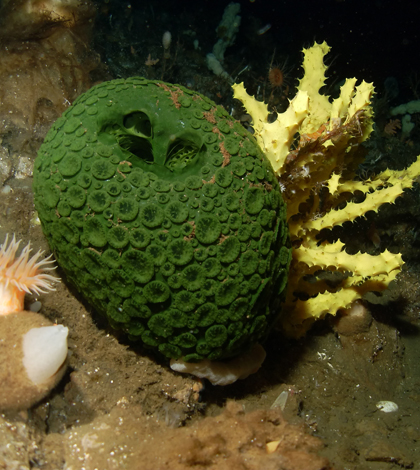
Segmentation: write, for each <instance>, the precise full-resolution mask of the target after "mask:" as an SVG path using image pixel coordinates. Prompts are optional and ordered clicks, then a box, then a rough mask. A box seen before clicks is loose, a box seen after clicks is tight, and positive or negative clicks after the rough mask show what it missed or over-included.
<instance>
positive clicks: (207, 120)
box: [34, 77, 291, 361]
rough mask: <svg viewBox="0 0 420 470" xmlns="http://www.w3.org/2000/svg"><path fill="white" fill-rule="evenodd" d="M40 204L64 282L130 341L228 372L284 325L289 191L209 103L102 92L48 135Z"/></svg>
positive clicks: (123, 85)
mask: <svg viewBox="0 0 420 470" xmlns="http://www.w3.org/2000/svg"><path fill="white" fill-rule="evenodd" d="M34 192H35V205H36V209H37V210H38V213H39V217H40V219H41V222H42V227H43V230H44V233H45V235H46V237H47V239H48V241H49V243H50V246H51V249H52V250H53V252H54V255H55V257H56V259H57V262H58V263H59V265H60V266H61V267H62V268H63V270H64V271H65V273H66V275H67V277H68V279H69V280H70V281H71V282H72V283H73V284H74V285H75V286H76V287H77V289H78V290H79V291H80V292H81V293H82V294H83V295H84V297H85V298H86V299H87V300H88V301H89V302H90V303H91V304H92V305H93V306H94V307H95V308H96V309H97V310H98V311H100V312H102V313H104V314H106V316H107V318H108V320H109V322H110V324H111V325H112V327H114V328H116V329H122V330H124V331H125V332H126V333H127V334H128V335H129V336H130V338H131V339H133V340H137V339H138V340H140V341H142V342H143V343H144V345H145V346H148V347H151V348H154V349H158V350H159V351H160V352H161V353H162V354H163V355H165V356H166V357H171V358H179V357H181V356H183V357H184V360H185V361H198V360H201V359H204V358H208V359H220V358H224V357H232V356H235V355H237V354H239V353H241V352H242V351H244V350H246V349H248V348H249V347H250V346H252V345H253V344H255V343H256V342H259V341H261V340H262V339H264V337H265V336H266V334H267V332H268V330H269V328H270V326H271V325H272V324H273V322H274V320H275V319H276V317H277V315H278V312H279V304H280V301H281V300H282V298H283V294H284V291H285V286H286V282H287V273H288V268H289V263H290V258H291V251H290V244H289V235H288V229H287V225H286V221H285V205H284V203H283V200H282V197H281V194H280V190H279V186H278V183H277V180H276V177H275V175H274V172H273V169H272V167H271V165H270V163H269V162H268V160H267V159H266V158H265V156H264V154H263V153H262V151H261V150H260V148H259V147H258V145H257V143H256V141H255V139H254V138H253V137H252V136H251V135H250V134H249V133H248V132H247V131H245V130H244V128H243V127H242V126H241V125H240V124H239V123H237V122H235V121H234V120H233V119H232V118H231V117H230V116H229V114H228V113H227V112H226V111H225V110H224V109H223V108H222V107H220V106H216V105H215V103H214V102H212V101H211V100H209V99H208V98H206V97H205V96H203V95H200V94H198V93H195V92H193V91H191V90H188V89H186V88H183V87H181V86H178V85H171V84H167V83H163V82H154V81H148V80H145V79H143V78H140V77H133V78H129V79H126V80H122V79H121V80H113V81H110V82H104V83H101V84H100V85H97V86H95V87H93V88H92V89H91V90H89V91H88V92H87V93H85V94H83V95H81V96H80V97H79V98H78V99H77V100H76V101H75V103H74V104H73V106H72V107H70V108H69V109H68V110H67V111H66V112H65V113H64V114H63V116H62V117H61V118H60V119H58V121H57V122H56V123H55V124H54V126H53V127H52V128H51V130H50V131H49V133H48V135H47V137H46V139H45V141H44V143H43V145H42V146H41V148H40V150H39V154H38V158H37V159H36V163H35V171H34Z"/></svg>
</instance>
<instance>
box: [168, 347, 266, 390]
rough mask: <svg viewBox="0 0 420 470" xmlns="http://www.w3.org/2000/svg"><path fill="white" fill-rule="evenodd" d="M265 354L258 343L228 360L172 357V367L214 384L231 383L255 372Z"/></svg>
mask: <svg viewBox="0 0 420 470" xmlns="http://www.w3.org/2000/svg"><path fill="white" fill-rule="evenodd" d="M265 356H266V353H265V350H264V348H263V347H262V346H261V345H259V344H256V345H255V346H253V347H252V349H251V350H249V351H247V352H246V353H244V354H242V355H241V356H238V357H235V358H233V359H230V360H229V361H226V362H221V361H220V362H219V361H210V360H209V359H204V360H203V361H200V362H184V361H183V360H182V359H171V369H172V370H174V371H176V372H181V373H184V374H192V375H195V376H196V377H199V378H200V379H208V380H209V381H210V382H211V383H212V384H213V385H229V384H232V383H234V382H236V381H237V380H239V379H246V378H247V377H248V376H249V375H251V374H255V372H257V371H258V370H259V368H260V367H261V364H262V363H263V362H264V359H265Z"/></svg>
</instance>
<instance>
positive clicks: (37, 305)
mask: <svg viewBox="0 0 420 470" xmlns="http://www.w3.org/2000/svg"><path fill="white" fill-rule="evenodd" d="M41 307H42V304H41V302H40V301H39V300H37V301H36V302H33V303H31V305H30V306H29V310H30V311H31V312H35V313H38V312H39V311H40V310H41Z"/></svg>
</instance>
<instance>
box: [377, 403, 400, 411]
mask: <svg viewBox="0 0 420 470" xmlns="http://www.w3.org/2000/svg"><path fill="white" fill-rule="evenodd" d="M376 408H378V410H380V411H383V412H384V413H393V412H394V411H398V405H397V404H396V403H394V402H393V401H378V403H376Z"/></svg>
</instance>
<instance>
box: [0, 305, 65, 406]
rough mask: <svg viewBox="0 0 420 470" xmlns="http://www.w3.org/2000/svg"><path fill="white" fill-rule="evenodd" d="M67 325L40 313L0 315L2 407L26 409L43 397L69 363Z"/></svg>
mask: <svg viewBox="0 0 420 470" xmlns="http://www.w3.org/2000/svg"><path fill="white" fill-rule="evenodd" d="M67 334H68V330H67V328H65V327H63V326H62V325H55V326H53V325H52V323H51V322H50V321H49V320H47V319H46V318H44V317H42V316H41V315H39V314H38V313H34V312H27V311H24V312H19V313H15V314H10V315H5V316H1V317H0V338H1V341H0V357H1V361H0V384H1V387H0V410H23V409H27V408H30V407H31V406H32V405H34V404H35V403H37V402H38V401H40V400H41V399H42V398H44V397H45V396H46V395H47V394H48V392H50V391H51V390H52V389H53V388H54V387H55V386H56V385H57V383H58V382H59V381H60V379H61V378H62V376H63V375H64V372H65V370H66V365H67Z"/></svg>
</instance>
